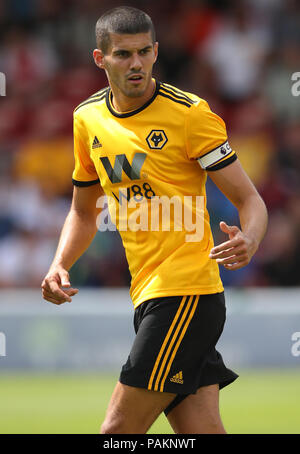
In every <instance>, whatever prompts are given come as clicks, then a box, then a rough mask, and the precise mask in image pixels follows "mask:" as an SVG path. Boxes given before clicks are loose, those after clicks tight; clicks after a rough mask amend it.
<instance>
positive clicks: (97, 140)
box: [92, 136, 102, 148]
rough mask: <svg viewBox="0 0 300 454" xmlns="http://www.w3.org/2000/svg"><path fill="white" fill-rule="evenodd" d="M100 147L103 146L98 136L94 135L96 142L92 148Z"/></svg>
mask: <svg viewBox="0 0 300 454" xmlns="http://www.w3.org/2000/svg"><path fill="white" fill-rule="evenodd" d="M99 147H102V144H101V143H100V142H99V139H98V137H97V136H95V137H94V142H93V145H92V148H99Z"/></svg>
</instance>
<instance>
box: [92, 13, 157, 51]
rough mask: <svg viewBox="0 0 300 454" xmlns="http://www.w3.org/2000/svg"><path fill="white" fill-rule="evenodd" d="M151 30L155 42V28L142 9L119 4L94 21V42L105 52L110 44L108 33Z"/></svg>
mask: <svg viewBox="0 0 300 454" xmlns="http://www.w3.org/2000/svg"><path fill="white" fill-rule="evenodd" d="M149 31H150V32H151V37H152V41H153V43H155V30H154V26H153V23H152V20H151V18H150V16H148V14H146V13H144V12H143V11H141V10H139V9H137V8H132V7H131V6H120V7H117V8H113V9H110V10H109V11H107V12H106V13H104V14H103V15H102V16H101V17H100V18H99V19H98V21H97V23H96V42H97V47H98V49H100V50H102V52H103V53H104V54H105V53H107V51H108V48H109V45H110V33H117V34H120V35H121V34H132V35H134V34H136V33H147V32H149Z"/></svg>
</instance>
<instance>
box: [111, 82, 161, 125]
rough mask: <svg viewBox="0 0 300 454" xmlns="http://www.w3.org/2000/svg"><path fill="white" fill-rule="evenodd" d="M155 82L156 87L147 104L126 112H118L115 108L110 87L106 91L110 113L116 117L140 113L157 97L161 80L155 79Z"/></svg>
mask: <svg viewBox="0 0 300 454" xmlns="http://www.w3.org/2000/svg"><path fill="white" fill-rule="evenodd" d="M155 84H156V87H155V90H154V93H153V95H152V96H151V98H150V99H148V101H147V102H146V103H145V104H143V105H142V106H141V107H139V108H138V109H136V110H131V111H130V112H124V113H120V112H117V111H116V110H115V109H114V107H113V105H112V91H111V88H109V90H107V93H106V105H107V108H108V110H109V111H110V113H111V114H112V115H114V116H115V117H118V118H127V117H131V116H132V115H136V114H137V113H139V112H141V111H142V110H144V109H146V107H148V106H149V105H150V104H151V103H152V102H153V101H154V99H155V98H156V96H157V93H158V91H159V88H160V82H158V81H157V80H155Z"/></svg>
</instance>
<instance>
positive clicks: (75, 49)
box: [0, 0, 300, 287]
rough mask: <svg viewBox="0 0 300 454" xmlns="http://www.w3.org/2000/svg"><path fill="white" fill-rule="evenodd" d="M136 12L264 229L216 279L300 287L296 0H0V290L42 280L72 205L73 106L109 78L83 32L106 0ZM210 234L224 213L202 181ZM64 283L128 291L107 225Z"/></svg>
mask: <svg viewBox="0 0 300 454" xmlns="http://www.w3.org/2000/svg"><path fill="white" fill-rule="evenodd" d="M120 5H129V6H136V7H138V8H140V9H143V10H144V11H146V12H147V13H149V14H150V16H151V17H152V19H153V21H154V24H155V27H156V31H157V40H158V41H159V59H158V62H157V63H156V64H155V67H154V76H155V77H156V78H157V79H159V80H161V81H165V82H168V83H170V84H174V85H176V86H178V87H179V88H181V89H183V90H187V91H190V92H193V93H196V94H198V95H199V96H200V97H202V98H204V99H206V100H207V101H208V103H209V104H210V107H211V108H212V110H213V111H215V112H216V113H218V114H219V115H220V116H221V117H222V118H223V119H224V120H225V122H226V125H227V129H228V135H229V139H230V144H231V146H232V148H234V149H235V150H236V152H237V154H238V156H239V159H240V161H241V162H242V164H243V166H244V168H245V169H246V171H247V172H248V174H249V175H250V177H251V178H252V180H253V182H254V183H255V185H256V187H257V188H258V190H259V192H260V194H261V195H262V197H263V199H264V200H265V203H266V205H267V208H268V211H269V228H268V232H267V235H266V237H265V239H264V241H263V243H262V244H261V247H260V249H259V252H258V253H257V255H256V256H255V257H254V259H253V261H252V262H251V263H250V264H249V265H248V266H247V267H245V268H243V269H241V270H239V271H236V272H229V271H225V270H223V269H222V270H221V272H222V278H223V281H224V284H225V285H234V286H246V285H247V286H295V285H300V277H299V276H300V274H299V269H300V235H299V232H300V191H299V186H300V178H299V175H300V173H299V170H300V96H293V94H292V85H293V83H294V82H293V81H292V75H293V74H294V73H295V72H299V71H300V3H299V2H298V1H297V0H239V1H229V0H228V1H225V0H223V1H221V0H219V1H217V0H216V1H212V0H210V1H201V0H160V1H158V0H152V1H151V2H149V1H146V0H140V1H130V0H128V1H125V2H122V1H115V0H85V1H84V2H83V1H79V0H6V1H5V0H2V1H0V25H1V26H0V72H2V73H4V74H5V76H6V81H7V86H6V96H1V97H0V158H1V159H0V287H36V286H40V284H41V280H42V279H43V277H44V275H45V273H46V271H47V269H48V267H49V265H50V263H51V260H52V258H53V255H54V252H55V249H56V245H57V241H58V236H59V232H60V230H61V227H62V225H63V222H64V219H65V216H66V214H67V212H68V209H69V206H70V200H71V196H72V190H73V187H72V183H71V175H72V170H73V164H74V163H73V151H72V112H73V109H74V108H75V107H76V106H77V105H78V104H79V103H80V102H81V101H83V100H84V99H86V98H87V97H88V96H90V95H91V94H92V93H94V92H96V91H98V90H100V89H101V88H102V87H105V86H106V85H107V81H106V78H105V74H104V72H103V71H101V70H99V69H98V68H97V67H96V66H95V65H94V63H93V60H92V50H93V49H94V48H95V38H94V27H95V23H96V21H97V19H98V17H99V16H100V15H101V14H102V13H103V12H105V11H106V10H107V9H110V8H112V7H114V6H120ZM207 191H208V201H209V202H208V209H209V213H210V216H211V222H212V228H213V233H214V237H215V242H216V243H218V242H221V241H223V240H224V239H225V238H224V237H223V234H222V232H220V230H219V226H218V225H219V222H220V220H225V221H226V222H228V223H229V224H234V223H237V222H238V219H237V211H236V209H235V208H234V207H233V206H232V205H231V204H230V203H229V202H227V201H226V200H225V199H224V196H223V195H222V194H221V193H220V191H219V190H218V189H217V188H216V187H215V186H214V185H213V184H212V183H211V181H210V180H209V179H208V183H207ZM71 277H72V280H73V282H74V284H75V285H76V286H80V285H88V286H110V287H114V286H124V285H125V286H126V285H129V283H130V275H129V272H128V266H127V262H126V258H125V254H124V251H123V248H122V245H121V240H120V238H119V235H118V233H116V232H104V233H100V232H98V233H97V234H96V237H95V239H94V241H93V243H92V245H91V247H90V248H89V250H88V251H87V252H86V253H85V254H84V255H83V256H82V257H81V258H80V260H79V261H78V262H77V264H76V265H75V266H74V267H73V268H72V271H71Z"/></svg>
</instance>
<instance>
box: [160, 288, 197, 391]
mask: <svg viewBox="0 0 300 454" xmlns="http://www.w3.org/2000/svg"><path fill="white" fill-rule="evenodd" d="M193 299H194V296H190V298H189V300H188V303H187V304H186V305H185V307H184V311H183V315H182V317H181V318H180V321H179V323H178V325H177V328H176V330H175V332H174V334H173V336H172V339H171V342H170V344H169V346H168V349H167V351H166V353H165V354H164V357H163V361H162V363H161V366H160V369H159V372H158V375H157V378H156V381H155V384H154V391H158V389H159V383H160V379H161V376H162V374H163V371H164V369H165V365H166V363H167V361H168V358H169V356H170V354H171V351H172V347H173V345H174V344H175V342H176V339H177V336H178V333H179V332H180V330H181V327H182V325H183V323H184V321H185V319H186V316H187V314H188V312H189V309H190V307H191V304H192V301H193Z"/></svg>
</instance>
